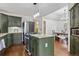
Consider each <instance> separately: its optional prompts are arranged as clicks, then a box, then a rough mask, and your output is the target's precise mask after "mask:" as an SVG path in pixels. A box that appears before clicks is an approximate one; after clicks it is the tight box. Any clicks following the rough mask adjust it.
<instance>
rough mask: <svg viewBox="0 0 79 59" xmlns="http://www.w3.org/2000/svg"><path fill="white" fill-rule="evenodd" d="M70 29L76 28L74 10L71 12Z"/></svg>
mask: <svg viewBox="0 0 79 59" xmlns="http://www.w3.org/2000/svg"><path fill="white" fill-rule="evenodd" d="M70 27H71V28H73V27H74V12H73V9H72V10H71V11H70Z"/></svg>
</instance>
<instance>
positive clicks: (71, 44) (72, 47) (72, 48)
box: [70, 35, 75, 55]
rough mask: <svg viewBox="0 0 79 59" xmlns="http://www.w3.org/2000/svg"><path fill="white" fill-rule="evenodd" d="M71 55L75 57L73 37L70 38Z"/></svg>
mask: <svg viewBox="0 0 79 59" xmlns="http://www.w3.org/2000/svg"><path fill="white" fill-rule="evenodd" d="M70 54H71V55H75V37H74V36H73V35H71V36H70Z"/></svg>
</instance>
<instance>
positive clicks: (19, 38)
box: [13, 33, 22, 44]
mask: <svg viewBox="0 0 79 59" xmlns="http://www.w3.org/2000/svg"><path fill="white" fill-rule="evenodd" d="M21 43H22V33H15V34H13V44H21Z"/></svg>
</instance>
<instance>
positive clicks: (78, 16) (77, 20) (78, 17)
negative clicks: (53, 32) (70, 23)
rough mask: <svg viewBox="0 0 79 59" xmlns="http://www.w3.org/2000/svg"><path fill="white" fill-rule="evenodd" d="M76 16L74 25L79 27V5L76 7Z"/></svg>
mask: <svg viewBox="0 0 79 59" xmlns="http://www.w3.org/2000/svg"><path fill="white" fill-rule="evenodd" d="M74 17H75V19H74V20H75V25H74V27H79V6H78V5H76V6H75V7H74Z"/></svg>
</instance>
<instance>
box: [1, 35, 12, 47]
mask: <svg viewBox="0 0 79 59" xmlns="http://www.w3.org/2000/svg"><path fill="white" fill-rule="evenodd" d="M2 38H3V39H4V41H5V45H6V48H8V47H9V46H11V45H12V44H13V37H12V34H7V35H5V36H3V37H2Z"/></svg>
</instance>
